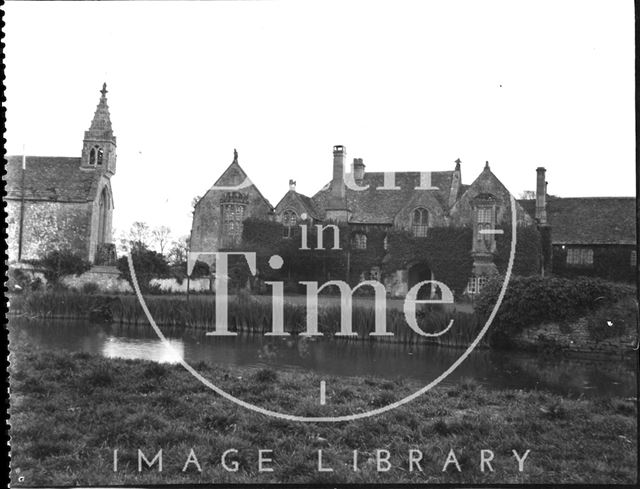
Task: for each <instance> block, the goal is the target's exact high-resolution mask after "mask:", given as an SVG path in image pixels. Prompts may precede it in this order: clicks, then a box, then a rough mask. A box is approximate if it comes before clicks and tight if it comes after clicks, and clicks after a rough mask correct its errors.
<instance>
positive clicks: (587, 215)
mask: <svg viewBox="0 0 640 489" xmlns="http://www.w3.org/2000/svg"><path fill="white" fill-rule="evenodd" d="M518 202H519V203H520V205H522V207H523V208H524V209H525V210H526V211H527V212H528V213H529V214H530V215H531V216H534V214H535V206H536V204H535V200H520V201H518ZM547 221H548V223H549V225H550V226H551V240H552V242H553V243H554V244H585V245H588V244H636V225H637V216H636V199H634V198H633V197H571V198H560V197H548V198H547Z"/></svg>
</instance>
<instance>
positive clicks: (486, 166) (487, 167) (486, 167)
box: [484, 161, 489, 170]
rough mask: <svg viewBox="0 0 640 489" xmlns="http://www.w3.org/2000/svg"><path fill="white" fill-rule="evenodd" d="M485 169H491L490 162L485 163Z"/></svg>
mask: <svg viewBox="0 0 640 489" xmlns="http://www.w3.org/2000/svg"><path fill="white" fill-rule="evenodd" d="M484 168H485V170H488V169H489V162H488V161H485V162H484Z"/></svg>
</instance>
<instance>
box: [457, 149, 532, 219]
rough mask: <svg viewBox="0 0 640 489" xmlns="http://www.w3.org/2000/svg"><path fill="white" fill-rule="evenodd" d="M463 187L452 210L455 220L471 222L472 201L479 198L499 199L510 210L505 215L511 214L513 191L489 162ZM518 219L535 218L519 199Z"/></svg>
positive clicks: (517, 204)
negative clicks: (510, 203)
mask: <svg viewBox="0 0 640 489" xmlns="http://www.w3.org/2000/svg"><path fill="white" fill-rule="evenodd" d="M461 187H464V188H463V189H462V190H461V191H460V193H459V195H460V196H459V197H458V200H457V201H456V203H455V204H454V205H453V207H452V208H451V211H450V216H451V217H452V218H453V220H454V222H457V223H464V222H466V223H469V222H471V218H472V215H473V214H472V212H471V209H472V202H473V201H474V200H475V199H477V198H481V199H482V198H485V199H487V198H488V199H498V200H499V201H501V202H502V204H503V205H506V206H507V209H508V211H507V214H506V215H505V217H506V216H508V215H510V212H511V211H510V209H511V206H510V205H509V202H510V200H511V192H509V189H507V187H505V185H504V184H503V183H502V182H501V181H500V179H498V177H496V175H495V174H494V173H493V172H492V171H491V168H490V167H489V163H488V162H487V164H486V165H485V167H484V169H483V170H482V172H480V174H479V175H478V176H477V177H476V179H475V180H474V181H473V183H471V185H461ZM516 219H517V222H518V224H533V219H532V218H531V216H529V215H528V214H527V212H526V210H525V209H523V208H522V206H520V205H519V203H518V201H516ZM507 222H508V221H507Z"/></svg>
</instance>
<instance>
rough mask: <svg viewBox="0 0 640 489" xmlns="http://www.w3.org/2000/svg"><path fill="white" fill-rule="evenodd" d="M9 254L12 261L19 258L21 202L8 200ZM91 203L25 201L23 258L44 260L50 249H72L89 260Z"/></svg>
mask: <svg viewBox="0 0 640 489" xmlns="http://www.w3.org/2000/svg"><path fill="white" fill-rule="evenodd" d="M6 209H7V214H8V216H7V235H8V236H7V246H8V250H7V253H8V255H9V262H14V261H17V259H18V241H19V233H20V201H19V200H8V201H7V207H6ZM91 218H92V207H91V203H90V202H87V203H84V202H79V203H69V202H50V201H25V206H24V225H23V231H22V259H23V260H36V259H39V258H42V257H43V256H44V255H45V254H46V252H47V251H49V250H51V249H61V248H70V249H72V250H73V251H75V252H76V253H78V254H79V255H80V256H82V257H83V258H84V259H86V260H88V259H89V245H90V240H89V236H90V235H91Z"/></svg>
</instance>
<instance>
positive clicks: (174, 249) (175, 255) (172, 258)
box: [167, 236, 189, 265]
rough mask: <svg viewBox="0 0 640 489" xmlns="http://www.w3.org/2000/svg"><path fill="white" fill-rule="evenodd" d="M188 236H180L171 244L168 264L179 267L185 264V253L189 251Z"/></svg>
mask: <svg viewBox="0 0 640 489" xmlns="http://www.w3.org/2000/svg"><path fill="white" fill-rule="evenodd" d="M188 243H189V236H182V237H180V238H178V239H176V240H174V241H172V242H171V246H170V248H169V253H167V255H168V257H169V263H171V264H172V265H180V264H184V263H186V262H187V252H188V250H189V244H188Z"/></svg>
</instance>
